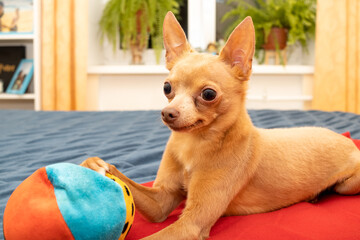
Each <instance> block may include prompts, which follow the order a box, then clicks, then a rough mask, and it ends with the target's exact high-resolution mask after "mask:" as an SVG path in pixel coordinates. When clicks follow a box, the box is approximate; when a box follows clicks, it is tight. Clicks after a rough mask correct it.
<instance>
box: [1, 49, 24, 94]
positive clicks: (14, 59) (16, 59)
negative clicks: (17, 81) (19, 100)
mask: <svg viewBox="0 0 360 240" xmlns="http://www.w3.org/2000/svg"><path fill="white" fill-rule="evenodd" d="M25 57H26V56H25V47H24V46H0V81H1V82H2V86H3V89H2V90H3V91H2V92H4V91H5V90H6V89H7V87H8V86H9V84H10V81H11V78H12V77H13V76H14V74H15V71H16V69H17V67H18V66H19V64H20V62H21V60H22V59H24V58H25ZM0 85H1V84H0ZM0 92H1V89H0Z"/></svg>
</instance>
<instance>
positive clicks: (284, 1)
mask: <svg viewBox="0 0 360 240" xmlns="http://www.w3.org/2000/svg"><path fill="white" fill-rule="evenodd" d="M228 3H229V4H230V3H237V6H236V7H235V8H233V9H232V10H230V11H229V12H227V13H226V14H225V15H224V16H223V18H222V20H223V21H225V20H227V19H233V22H232V23H231V24H230V25H229V27H228V29H227V31H226V35H227V36H228V35H229V34H230V33H231V31H232V30H233V29H234V28H235V27H236V26H237V25H238V24H239V23H240V21H242V19H244V18H245V17H246V16H251V17H252V20H253V22H254V27H255V32H256V49H265V50H268V49H271V50H281V49H284V48H285V47H286V46H291V45H293V44H295V43H296V42H299V43H300V44H301V46H302V47H303V49H304V50H305V51H307V42H308V40H309V39H311V38H313V37H314V36H315V21H316V0H255V1H254V2H253V4H250V3H249V2H245V1H244V0H229V1H228ZM256 52H257V53H256V57H257V59H258V60H259V62H260V63H261V62H262V61H263V59H261V56H260V55H259V51H256Z"/></svg>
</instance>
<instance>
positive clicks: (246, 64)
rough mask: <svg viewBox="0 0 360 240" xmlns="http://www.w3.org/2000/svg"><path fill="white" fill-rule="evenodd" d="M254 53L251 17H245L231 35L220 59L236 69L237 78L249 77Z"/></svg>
mask: <svg viewBox="0 0 360 240" xmlns="http://www.w3.org/2000/svg"><path fill="white" fill-rule="evenodd" d="M254 52H255V29H254V24H253V21H252V19H251V17H246V18H245V19H244V20H243V21H242V22H241V23H240V24H239V25H238V26H237V27H236V28H235V29H234V31H233V32H232V33H231V35H230V37H229V39H228V40H227V42H226V44H225V46H224V48H223V49H222V50H221V52H220V59H222V60H223V61H225V62H226V63H227V64H229V65H231V67H235V68H236V73H237V75H238V76H244V77H249V76H250V74H251V68H252V59H253V57H254Z"/></svg>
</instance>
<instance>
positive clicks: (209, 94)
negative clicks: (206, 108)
mask: <svg viewBox="0 0 360 240" xmlns="http://www.w3.org/2000/svg"><path fill="white" fill-rule="evenodd" d="M201 97H202V98H203V99H204V100H205V101H212V100H214V99H215V98H216V92H215V91H214V90H212V89H210V88H207V89H205V90H204V91H202V93H201Z"/></svg>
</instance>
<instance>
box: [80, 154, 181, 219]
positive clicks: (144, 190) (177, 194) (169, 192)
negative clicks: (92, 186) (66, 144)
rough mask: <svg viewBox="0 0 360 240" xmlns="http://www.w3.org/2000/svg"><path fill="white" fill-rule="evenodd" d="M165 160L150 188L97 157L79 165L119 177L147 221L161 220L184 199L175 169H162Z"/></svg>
mask: <svg viewBox="0 0 360 240" xmlns="http://www.w3.org/2000/svg"><path fill="white" fill-rule="evenodd" d="M164 156H165V155H164ZM167 162H168V161H166V158H165V159H163V161H162V164H161V166H160V168H159V173H158V179H157V180H156V181H155V183H154V186H153V187H151V188H149V187H145V186H143V185H140V184H138V183H136V182H134V181H132V180H131V179H129V178H128V177H126V176H125V175H124V174H122V173H121V172H120V171H118V170H117V169H116V167H115V166H113V165H111V164H108V163H106V162H104V161H103V160H102V159H100V158H98V157H92V158H88V159H87V160H85V161H84V162H83V163H81V164H80V165H81V166H83V167H87V168H90V169H93V170H95V171H97V172H100V173H101V172H104V173H105V171H106V172H109V173H111V174H113V175H115V176H116V177H118V178H119V179H121V180H122V181H123V182H124V183H125V184H126V185H127V186H128V187H129V188H130V191H131V193H132V195H133V197H134V202H135V207H136V209H137V210H138V211H139V212H140V213H141V214H142V215H143V216H144V217H145V218H147V219H148V220H149V221H152V222H161V221H163V220H165V219H166V217H167V216H168V215H169V214H170V213H171V212H172V211H173V210H174V209H175V208H176V207H177V206H178V205H179V203H180V202H181V201H182V200H183V199H184V195H183V194H182V193H181V191H180V190H179V189H180V186H181V185H180V183H179V180H180V179H179V178H180V177H179V174H178V173H177V172H176V169H174V168H172V169H174V171H175V172H172V171H171V168H170V169H169V170H168V171H164V170H163V169H164V167H165V168H166V167H167V166H166V165H167ZM167 175H171V178H167ZM165 179H166V181H165Z"/></svg>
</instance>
